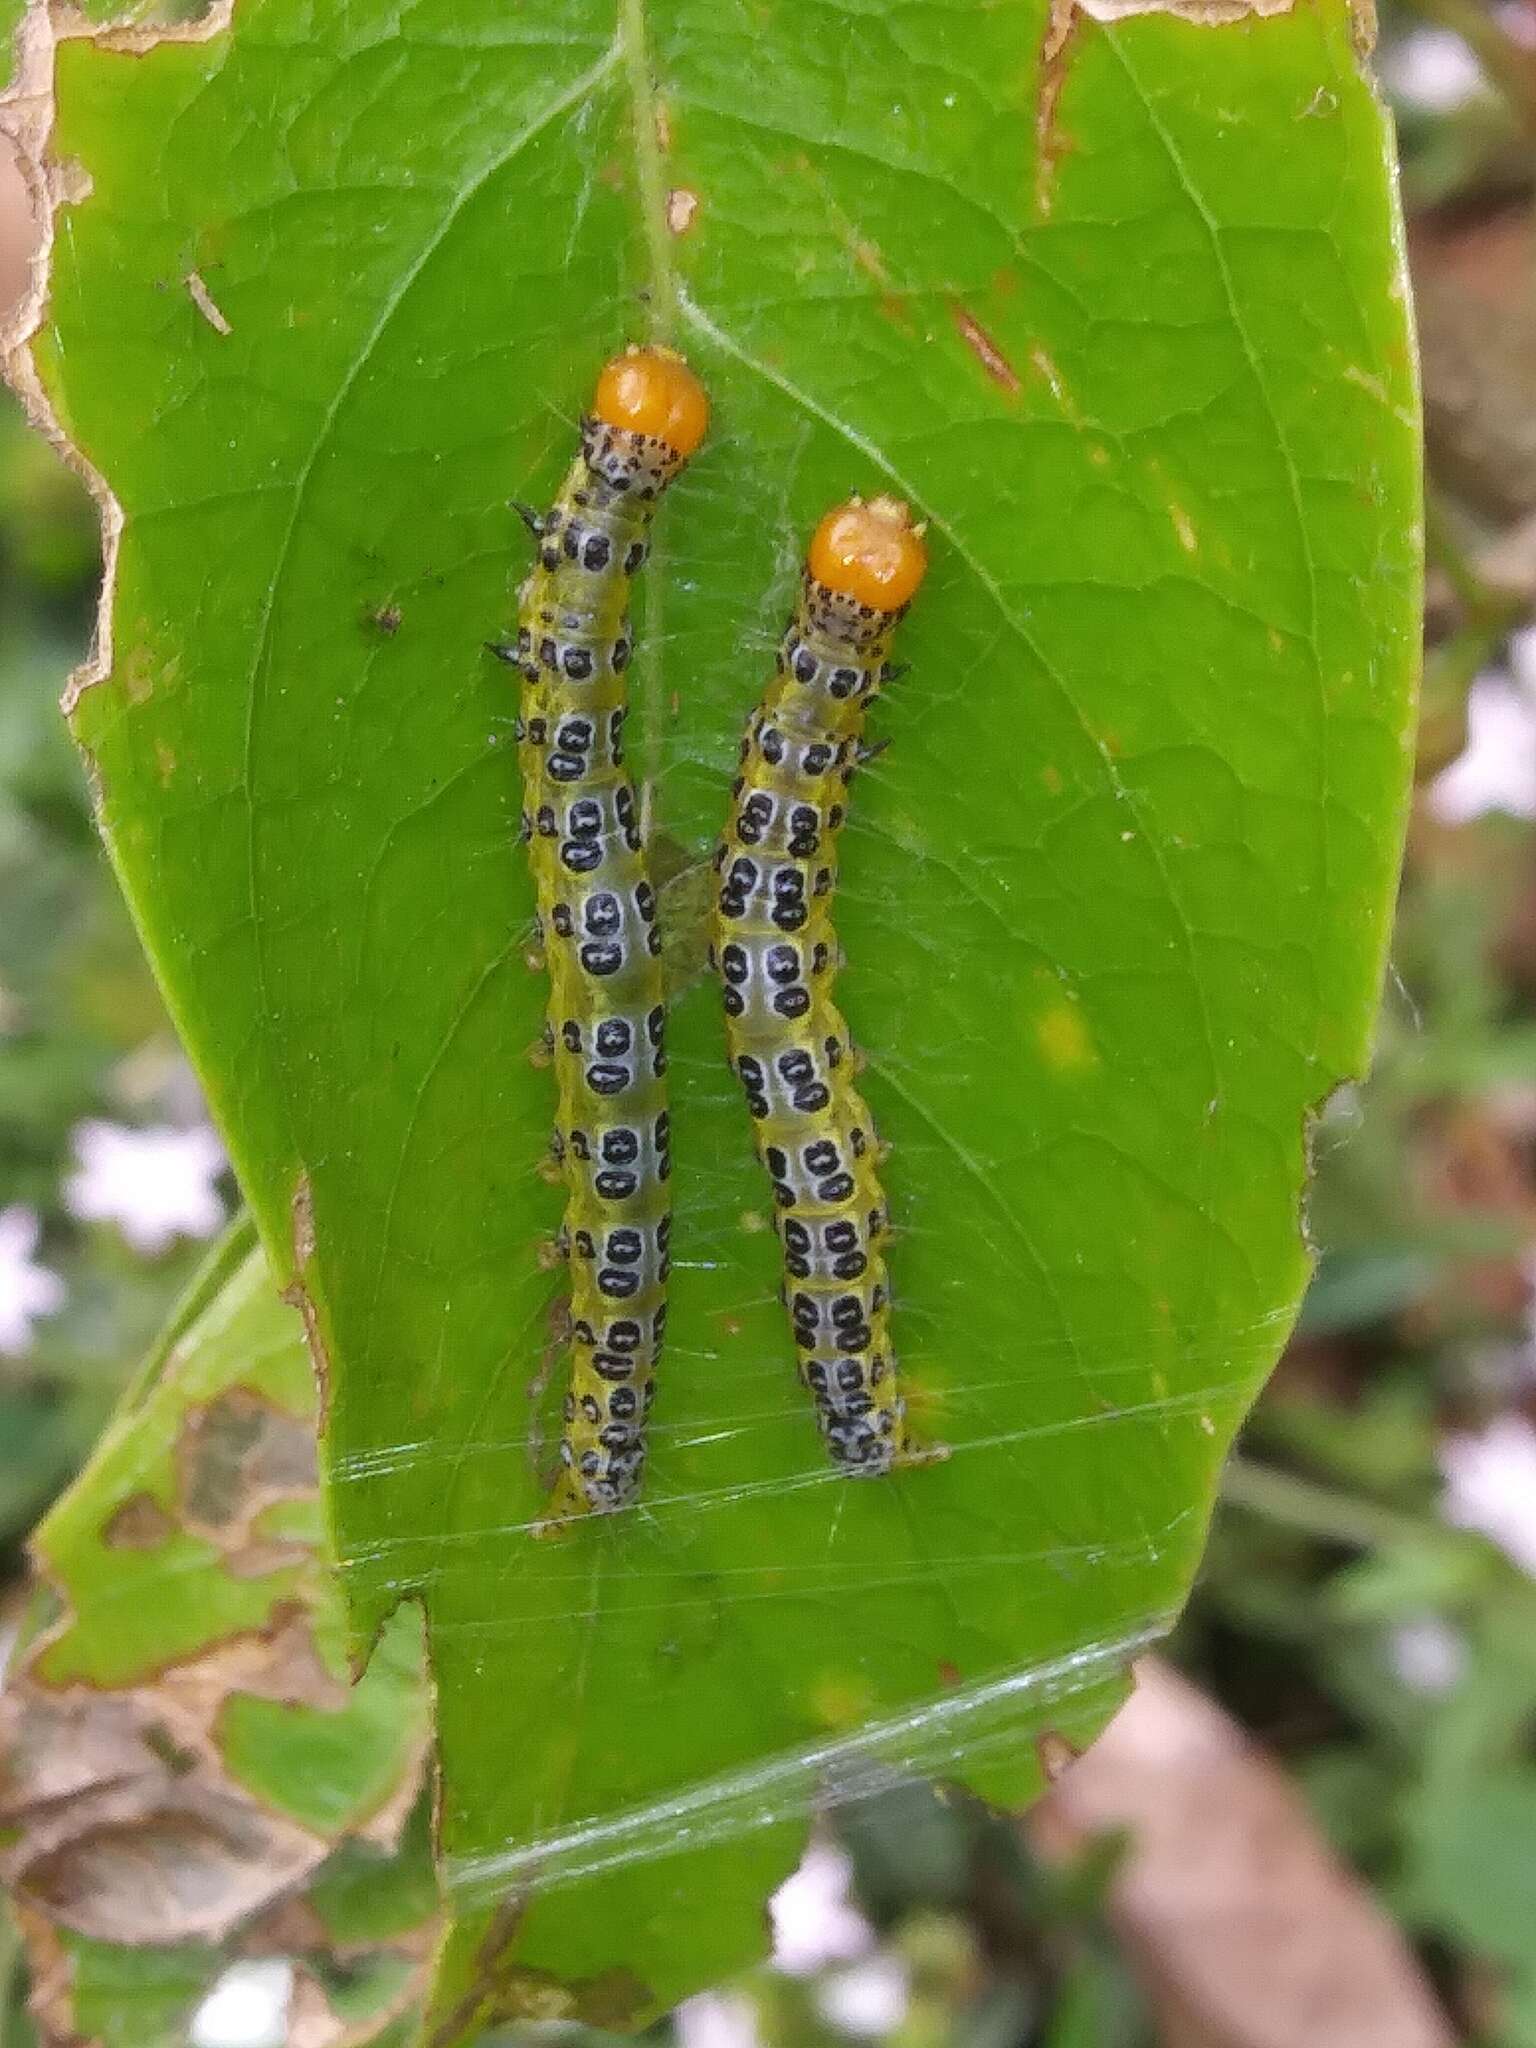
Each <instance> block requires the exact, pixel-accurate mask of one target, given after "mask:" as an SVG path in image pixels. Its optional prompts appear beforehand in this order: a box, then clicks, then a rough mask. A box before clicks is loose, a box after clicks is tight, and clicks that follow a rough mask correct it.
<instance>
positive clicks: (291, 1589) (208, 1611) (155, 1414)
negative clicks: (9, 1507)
mask: <svg viewBox="0 0 1536 2048" xmlns="http://www.w3.org/2000/svg"><path fill="white" fill-rule="evenodd" d="M314 1424H315V1389H314V1381H313V1376H312V1374H311V1371H310V1366H309V1360H308V1357H307V1356H306V1353H305V1349H304V1343H303V1338H302V1333H301V1330H300V1326H299V1321H298V1318H297V1317H296V1316H295V1315H294V1314H293V1312H292V1310H291V1309H289V1308H286V1307H285V1306H284V1305H283V1304H282V1303H281V1302H280V1301H279V1300H278V1299H277V1296H276V1294H275V1292H274V1290H273V1287H272V1284H271V1278H270V1275H269V1273H268V1270H267V1266H266V1262H265V1259H264V1258H263V1256H262V1254H261V1253H260V1252H259V1251H258V1250H256V1249H255V1248H254V1244H253V1233H252V1231H251V1230H250V1227H249V1225H240V1226H237V1227H236V1229H235V1230H234V1231H233V1232H231V1234H230V1236H229V1237H228V1238H227V1239H226V1241H225V1242H224V1244H223V1245H221V1246H220V1247H219V1248H218V1250H217V1251H216V1252H215V1253H214V1254H213V1256H212V1257H211V1258H210V1260H209V1261H208V1263H207V1265H206V1267H205V1269H204V1272H203V1273H202V1274H201V1275H200V1276H199V1278H198V1279H197V1281H196V1282H195V1283H194V1285H193V1286H192V1288H191V1289H190V1291H189V1293H188V1295H187V1297H186V1299H185V1300H184V1302H183V1303H182V1304H181V1305H180V1307H179V1308H178V1309H177V1311H176V1312H175V1314H174V1315H173V1317H172V1319H171V1323H170V1325H169V1328H168V1330H167V1332H166V1335H165V1338H164V1340H163V1341H162V1343H161V1344H160V1345H159V1346H158V1347H157V1349H156V1351H155V1353H154V1354H153V1355H152V1356H151V1358H150V1359H149V1361H148V1362H147V1364H146V1366H145V1369H144V1371H143V1372H142V1373H141V1374H140V1376H139V1378H138V1380H137V1381H136V1382H135V1384H134V1385H133V1386H132V1387H131V1388H130V1389H129V1390H128V1392H127V1394H126V1395H125V1396H124V1399H123V1401H122V1403H121V1405H120V1407H119V1411H118V1414H117V1416H116V1417H115V1419H114V1421H113V1423H112V1425H111V1427H110V1428H109V1429H108V1431H107V1433H106V1435H105V1437H104V1438H103V1440H102V1442H101V1443H100V1444H99V1446H98V1447H97V1449H96V1452H95V1453H94V1455H93V1457H92V1458H91V1461H90V1463H89V1464H88V1465H87V1467H86V1469H85V1470H84V1471H83V1472H82V1473H81V1475H80V1477H79V1479H78V1480H77V1481H76V1482H75V1484H74V1485H73V1486H72V1487H71V1488H70V1490H69V1492H68V1493H66V1494H65V1495H64V1497H63V1498H62V1499H61V1500H60V1501H59V1502H58V1504H57V1505H56V1506H55V1507H54V1508H53V1510H52V1511H51V1512H50V1513H49V1515H48V1516H47V1517H46V1518H45V1520H44V1521H43V1523H42V1525H41V1527H40V1528H39V1530H38V1532H37V1535H36V1537H35V1539H34V1545H33V1548H34V1554H35V1557H36V1561H37V1565H38V1568H39V1572H40V1574H41V1576H42V1579H43V1582H44V1585H45V1587H46V1592H47V1611H46V1612H40V1613H39V1614H38V1615H37V1616H36V1617H35V1620H34V1625H33V1628H32V1629H31V1631H30V1632H29V1640H28V1641H27V1642H26V1644H25V1645H24V1647H23V1649H22V1650H21V1652H20V1653H19V1654H18V1657H17V1660H16V1668H15V1670H14V1671H13V1672H12V1673H11V1675H10V1679H9V1682H8V1685H7V1689H6V1692H5V1694H4V1697H3V1714H0V1752H3V1755H4V1764H5V1772H4V1775H5V1782H6V1793H7V1797H6V1818H7V1830H6V1833H5V1836H4V1838H3V1840H0V1869H3V1871H4V1875H5V1878H6V1881H7V1883H8V1885H9V1887H10V1888H11V1890H12V1892H13V1893H14V1895H15V1897H16V1898H17V1899H18V1901H19V1902H20V1903H21V1904H22V1905H23V1906H25V1907H26V1908H27V1909H28V1910H27V1915H26V1919H25V1922H24V1925H25V1928H26V1931H27V1934H28V1937H29V1944H30V1947H31V1951H32V1957H33V1962H34V1976H35V1978H36V1980H37V1981H38V1982H39V1983H43V1984H47V1985H49V1986H51V1987H52V1989H51V1990H50V1993H49V1995H50V1998H56V1999H58V2000H61V2001H64V2002H67V2006H68V2014H69V2018H68V2021H67V2028H68V2029H69V2030H78V2032H79V2033H80V2035H81V2036H82V2038H93V2039H99V2040H101V2041H103V2042H106V2043H109V2044H111V2043H115V2042H118V2041H122V2042H124V2043H127V2042H134V2043H159V2042H162V2041H163V2042H165V2043H167V2044H171V2043H177V2042H182V2041H185V2039H186V2028H187V2022H188V2019H189V2017H190V2015H191V2013H192V2011H193V2010H194V2008H195V2007H196V2006H197V2005H198V2003H199V2002H200V2001H201V1999H202V1998H203V1997H204V1995H205V1994H206V1993H207V1991H208V1989H209V1987H210V1985H211V1984H212V1983H213V1981H214V1980H215V1978H216V1977H217V1976H218V1975H219V1974H220V1972H221V1971H222V1970H223V1968H224V1967H225V1965H226V1963H227V1962H228V1961H229V1960H230V1958H231V1956H232V1955H233V1954H238V1952H239V1946H238V1945H239V1944H240V1943H242V1942H245V1941H251V1942H252V1943H253V1944H254V1945H255V1946H256V1947H257V1948H258V1949H260V1948H262V1947H266V1948H271V1947H272V1946H273V1943H272V1939H271V1932H272V1928H273V1927H275V1926H276V1925H280V1924H282V1920H283V1915H284V1914H285V1913H286V1915H287V1922H286V1926H287V1933H286V1936H285V1944H287V1945H291V1944H292V1943H293V1941H294V1932H293V1930H294V1928H295V1926H296V1925H299V1926H305V1925H308V1924H310V1923H309V1922H305V1921H302V1920H298V1919H296V1916H295V1914H294V1911H293V1902H294V1899H295V1896H302V1897H303V1898H305V1899H306V1901H307V1902H308V1904H309V1905H310V1907H311V1909H312V1914H311V1918H312V1924H313V1927H314V1930H315V1933H314V1936H313V1938H312V1939H310V1940H309V1941H308V1943H307V1945H305V1946H302V1947H301V1949H300V1952H299V1954H298V1955H297V1957H296V1961H298V1962H299V1963H300V1964H301V1965H302V1966H303V1968H304V1969H305V1970H306V1971H307V1973H308V1975H309V1976H310V1977H311V1978H312V1979H314V1980H315V1981H316V1983H317V1984H318V1985H319V1986H320V1987H321V1988H322V1989H323V1990H324V1991H325V1992H326V1994H327V1995H328V1996H329V1994H330V1991H331V1989H332V1986H331V1979H332V1977H333V1976H334V1975H335V1973H336V1971H337V1970H338V1969H340V1970H341V1971H342V1978H341V1980H340V1983H341V1988H342V1989H344V1991H345V1998H344V2000H342V2001H341V2003H338V2002H337V2000H336V1999H334V1998H333V1999H332V2000H331V2002H332V2004H333V2006H334V2007H335V2009H336V2010H337V2011H338V2012H339V2013H342V2014H343V2016H344V2017H346V2018H347V2019H348V2020H349V2021H350V2022H353V2023H357V2024H359V2032H358V2034H357V2037H356V2038H358V2039H362V2038H364V2037H365V2035H366V2033H367V2032H368V2028H367V2027H366V2026H363V2025H362V2024H361V2023H362V2022H363V2021H364V2020H371V2021H374V2022H377V2024H378V2025H383V2024H384V2023H385V2022H386V2021H388V2020H390V2019H391V2018H392V2017H393V2016H394V2015H395V2013H396V2012H397V2011H398V2009H399V2008H400V2007H401V2005H402V2004H406V2003H410V2002H411V2000H412V1997H413V1995H414V1996H415V1997H416V1998H418V1999H419V1995H420V1988H421V1987H420V1967H419V1959H420V1955H421V1951H422V1947H423V1943H424V1937H425V1936H426V1935H427V1934H429V1933H430V1931H431V1928H432V1925H433V1922H434V1920H435V1917H436V1910H437V1901H436V1897H435V1893H434V1888H433V1885H432V1881H431V1859H430V1853H429V1846H428V1843H427V1841H426V1839H425V1828H424V1819H425V1809H424V1805H423V1802H422V1801H421V1800H420V1799H419V1798H418V1787H419V1785H420V1781H421V1778H422V1764H423V1760H424V1751H425V1742H426V1733H427V1730H426V1711H427V1699H426V1689H425V1683H424V1669H423V1655H422V1644H421V1639H420V1630H419V1626H418V1625H417V1621H416V1617H415V1616H414V1614H413V1613H412V1612H411V1611H410V1610H408V1609H407V1610H402V1612H401V1613H400V1614H399V1615H398V1616H397V1617H396V1618H395V1619H394V1620H393V1621H392V1622H391V1623H390V1624H389V1625H388V1626H387V1627H386V1629H385V1630H384V1632H383V1636H382V1638H381V1640H380V1642H379V1645H378V1647H377V1649H376V1651H375V1653H374V1656H373V1658H372V1661H371V1662H370V1664H369V1666H368V1669H367V1671H366V1672H365V1673H364V1675H363V1677H362V1679H361V1680H360V1682H359V1683H358V1684H357V1685H356V1686H355V1687H349V1686H348V1685H347V1683H346V1663H345V1656H344V1653H343V1643H342V1626H341V1611H340V1600H339V1595H338V1592H337V1588H336V1585H335V1582H334V1579H333V1577H332V1575H331V1574H330V1572H329V1571H328V1570H327V1569H326V1568H325V1566H324V1563H323V1561H322V1559H321V1557H320V1555H319V1554H318V1549H317V1536H318V1524H317V1516H316V1508H317V1505H318V1502H317V1491H316V1475H315V1468H314V1448H313V1440H314ZM413 1806H414V1808H415V1809H416V1810H415V1812H414V1814H413ZM364 1873H366V1875H367V1884H368V1892H369V1897H368V1900H367V1903H366V1906H365V1907H364V1906H361V1905H359V1903H357V1901H356V1897H355V1894H356V1890H357V1887H358V1885H359V1882H360V1881H361V1878H362V1876H363V1874H364ZM274 1913H275V1914H276V1916H277V1917H276V1921H275V1922H274V1921H272V1920H271V1916H272V1915H273V1914H274ZM264 1916H267V1921H268V1923H269V1925H268V1932H267V1936H266V1939H265V1940H263V1939H262V1938H261V1937H260V1934H259V1930H261V1929H262V1928H263V1925H264ZM51 2009H52V2008H51ZM54 2018H55V2020H56V2021H57V2024H58V2028H59V2030H60V2031H64V2030H66V2021H65V2020H64V2019H63V2018H61V2017H60V2015H59V2013H58V2012H55V2013H54ZM375 2030H376V2029H375Z"/></svg>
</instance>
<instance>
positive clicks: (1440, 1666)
mask: <svg viewBox="0 0 1536 2048" xmlns="http://www.w3.org/2000/svg"><path fill="white" fill-rule="evenodd" d="M1392 1667H1393V1669H1394V1670H1395V1671H1396V1673H1397V1675H1398V1677H1399V1678H1400V1679H1401V1680H1402V1682H1403V1684H1404V1685H1405V1686H1407V1688H1408V1690H1409V1691H1410V1692H1422V1693H1430V1694H1436V1693H1443V1692H1449V1691H1450V1690H1451V1688H1452V1687H1453V1686H1454V1685H1455V1684H1456V1683H1457V1681H1458V1680H1459V1679H1460V1677H1461V1675H1462V1673H1463V1672H1464V1671H1465V1670H1466V1668H1467V1645H1466V1641H1465V1638H1464V1637H1462V1636H1460V1635H1458V1633H1457V1632H1456V1630H1455V1629H1453V1628H1451V1627H1450V1626H1449V1624H1448V1623H1446V1622H1443V1621H1442V1620H1441V1619H1440V1617H1439V1615H1437V1614H1423V1615H1420V1616H1419V1618H1418V1619H1417V1620H1416V1621H1405V1622H1403V1623H1401V1624H1400V1625H1399V1626H1398V1627H1397V1628H1395V1629H1393V1631H1392Z"/></svg>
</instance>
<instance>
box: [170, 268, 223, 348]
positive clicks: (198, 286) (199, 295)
mask: <svg viewBox="0 0 1536 2048" xmlns="http://www.w3.org/2000/svg"><path fill="white" fill-rule="evenodd" d="M182 283H183V284H184V285H185V286H186V288H187V297H188V298H189V299H190V300H191V301H192V303H193V305H194V306H196V308H197V310H198V311H199V313H201V314H202V316H203V318H204V319H205V320H206V321H207V322H208V325H209V326H210V327H211V328H212V329H213V331H214V333H215V334H220V335H230V334H233V333H234V331H235V330H234V328H233V327H231V325H230V324H229V321H228V320H227V319H226V318H225V317H224V314H223V313H222V312H221V311H220V309H219V307H218V305H217V304H216V303H215V301H214V297H213V294H212V292H210V291H209V289H208V287H207V285H206V284H205V283H204V282H203V279H202V278H201V277H200V276H199V274H198V273H197V271H195V270H189V271H188V272H187V274H186V276H185V277H184V278H183V279H182Z"/></svg>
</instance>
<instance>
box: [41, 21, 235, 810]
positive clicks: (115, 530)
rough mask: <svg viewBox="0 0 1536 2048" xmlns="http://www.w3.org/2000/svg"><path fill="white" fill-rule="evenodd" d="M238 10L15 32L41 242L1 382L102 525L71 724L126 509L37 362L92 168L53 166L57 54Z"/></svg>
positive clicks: (128, 44) (216, 31)
mask: <svg viewBox="0 0 1536 2048" xmlns="http://www.w3.org/2000/svg"><path fill="white" fill-rule="evenodd" d="M234 4H235V0H212V5H211V6H210V8H209V10H208V13H207V14H206V15H205V16H204V18H203V19H202V20H201V21H196V22H180V23H171V24H167V25H166V26H164V27H158V28H145V27H142V26H133V25H129V24H123V23H119V24H116V25H114V24H111V23H107V24H101V23H93V22H90V21H87V20H86V19H85V18H84V16H82V15H81V14H79V13H77V12H76V11H75V10H74V9H73V8H71V7H68V6H60V7H54V6H51V5H50V4H49V0H27V7H26V12H25V13H24V14H23V16H22V18H21V22H20V24H19V25H18V27H17V30H16V37H15V43H14V48H13V66H12V79H11V84H10V85H9V86H8V87H7V88H6V90H5V92H4V93H0V134H3V135H5V136H6V137H8V138H9V140H10V142H11V144H12V146H13V148H14V150H15V156H16V165H17V168H18V170H19V171H20V173H21V176H22V180H23V182H24V183H25V185H26V189H27V202H28V210H29V212H30V214H31V218H32V225H33V228H34V230H35V232H36V236H37V240H36V245H35V247H34V249H33V252H32V257H31V263H30V275H29V279H28V285H27V290H26V291H25V292H24V293H23V295H22V298H21V301H20V303H19V305H18V306H17V308H16V310H15V312H14V313H13V314H12V316H11V318H10V319H9V321H7V322H6V323H5V325H4V326H3V327H0V374H3V376H4V378H5V381H6V383H7V384H9V385H10V387H11V389H12V390H13V391H14V392H15V394H16V396H17V397H18V399H20V401H21V405H22V409H23V410H24V412H25V413H26V416H27V418H28V420H29V421H30V422H31V424H32V425H33V426H34V427H35V428H36V429H37V431H38V432H39V433H40V434H42V435H43V436H44V438H45V439H46V440H47V441H49V442H50V443H51V444H52V446H53V447H54V448H55V449H56V450H57V452H58V454H59V456H60V458H61V460H62V461H64V462H65V463H66V464H67V465H68V467H69V468H70V469H72V470H73V471H74V472H75V474H76V475H77V476H78V477H79V478H80V480H81V482H82V483H83V484H84V485H85V487H86V489H87V490H88V491H89V492H90V494H91V497H92V498H93V499H94V500H95V503H96V508H97V511H98V513H99V514H100V518H101V564H102V574H101V595H100V598H99V600H98V603H97V609H96V623H95V629H94V631H93V633H92V637H91V651H90V653H89V655H88V656H87V657H86V659H85V660H84V661H83V662H82V663H81V664H80V666H79V668H77V669H76V670H75V672H74V674H73V675H72V676H71V677H70V679H69V682H68V683H67V685H66V686H65V690H64V695H63V698H62V700H61V706H60V708H61V709H62V711H63V713H64V715H65V717H66V718H68V717H69V716H70V715H71V714H72V713H73V711H74V708H75V706H76V705H77V704H78V703H79V701H80V698H81V697H82V695H83V694H84V693H85V691H87V690H88V689H90V688H91V687H92V686H93V685H94V684H96V683H99V682H103V681H105V679H106V678H107V677H108V676H109V675H110V674H111V673H112V606H113V601H114V595H115V590H116V583H117V557H118V548H119V546H120V544H121V541H122V531H123V508H122V506H121V505H120V504H119V503H118V500H117V498H116V496H115V495H114V493H113V491H112V490H111V488H110V486H109V485H108V483H107V480H106V478H105V477H104V476H102V475H101V473H100V471H99V470H97V469H96V467H95V466H94V464H93V463H92V462H91V461H90V459H89V457H88V456H87V455H86V454H85V453H84V451H83V450H82V449H80V448H77V447H76V446H75V444H74V442H73V441H71V440H70V438H69V436H68V435H67V434H66V433H65V431H64V429H63V427H62V426H61V425H60V423H59V419H58V416H57V414H56V413H55V412H54V410H53V407H52V405H51V404H50V403H49V400H48V396H47V393H46V392H45V391H44V389H43V385H42V380H41V379H40V377H39V376H38V374H37V366H36V364H35V363H34V362H33V360H32V342H33V340H34V338H35V336H36V334H37V332H38V329H39V328H40V327H41V326H42V324H43V315H44V310H45V308H46V306H47V303H48V291H49V285H50V282H51V276H52V269H53V243H54V236H55V234H56V232H57V215H58V210H59V208H60V207H61V206H66V205H81V204H86V203H88V202H89V196H90V191H91V177H90V166H89V165H79V164H72V163H71V164H66V163H55V162H53V161H51V160H50V157H49V144H50V141H51V138H52V134H53V122H54V107H55V74H56V60H57V54H58V46H59V44H60V43H61V42H71V41H88V42H94V43H95V44H96V45H97V47H98V48H100V49H104V50H114V51H121V52H123V53H124V54H126V55H129V56H144V55H146V54H147V53H148V52H149V51H152V50H154V49H156V48H157V47H158V46H159V45H160V44H161V43H205V42H211V41H212V40H213V39H214V38H215V37H217V36H221V35H223V34H224V33H225V32H226V31H227V29H228V28H229V25H230V21H231V19H232V18H233V14H234ZM98 810H99V803H98Z"/></svg>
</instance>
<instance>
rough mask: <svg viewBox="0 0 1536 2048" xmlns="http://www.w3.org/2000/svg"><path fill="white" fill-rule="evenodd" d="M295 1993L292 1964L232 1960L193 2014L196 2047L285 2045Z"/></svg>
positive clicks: (276, 2047) (192, 2036)
mask: <svg viewBox="0 0 1536 2048" xmlns="http://www.w3.org/2000/svg"><path fill="white" fill-rule="evenodd" d="M292 1998H293V1965H292V1963H289V1962H285V1961H283V1960H282V1959H281V1958H277V1959H273V1960H269V1961H263V1962H253V1963H233V1964H231V1965H230V1967H229V1968H228V1969H227V1970H226V1971H225V1972H224V1974H223V1976H222V1977H220V1978H219V1980H218V1982H217V1983H216V1984H215V1985H214V1987H213V1989H212V1990H211V1991H210V1992H209V1993H208V1996H207V1997H206V1998H205V1999H204V2000H203V2002H202V2004H201V2005H200V2006H199V2007H198V2008H197V2011H196V2012H195V2013H194V2014H193V2015H192V2025H191V2027H190V2028H189V2029H188V2035H189V2038H190V2040H191V2042H192V2048H282V2044H283V2043H284V2042H285V2041H286V2040H287V2038H288V2006H289V2003H290V2001H291V2000H292Z"/></svg>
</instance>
